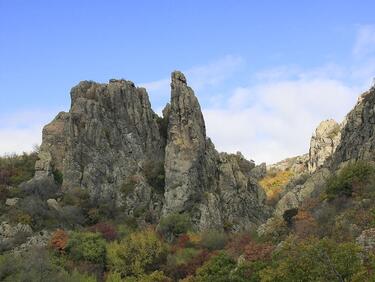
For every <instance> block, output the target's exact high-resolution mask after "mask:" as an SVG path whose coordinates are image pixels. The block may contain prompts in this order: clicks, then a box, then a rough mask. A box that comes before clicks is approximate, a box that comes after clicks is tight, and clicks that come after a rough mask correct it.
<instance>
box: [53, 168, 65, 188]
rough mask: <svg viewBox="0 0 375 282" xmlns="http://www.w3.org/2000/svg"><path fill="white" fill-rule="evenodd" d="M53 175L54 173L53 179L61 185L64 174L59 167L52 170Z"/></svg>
mask: <svg viewBox="0 0 375 282" xmlns="http://www.w3.org/2000/svg"><path fill="white" fill-rule="evenodd" d="M52 175H53V179H54V180H55V182H56V183H57V184H58V185H61V184H62V183H63V180H64V179H63V174H62V172H61V171H59V170H58V169H55V168H54V169H53V170H52Z"/></svg>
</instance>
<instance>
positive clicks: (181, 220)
mask: <svg viewBox="0 0 375 282" xmlns="http://www.w3.org/2000/svg"><path fill="white" fill-rule="evenodd" d="M190 228H191V222H190V219H189V217H188V215H186V214H179V213H174V214H170V215H168V216H166V217H163V218H161V220H160V222H159V225H158V231H159V232H160V233H161V234H162V235H163V236H164V237H165V238H166V239H167V240H168V241H173V239H174V238H176V237H178V236H180V235H182V234H183V233H186V232H187V231H188V230H189V229H190Z"/></svg>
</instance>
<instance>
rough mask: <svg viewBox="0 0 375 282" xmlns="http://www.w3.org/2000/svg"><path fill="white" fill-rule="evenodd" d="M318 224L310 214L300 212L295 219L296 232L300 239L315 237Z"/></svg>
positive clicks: (304, 211)
mask: <svg viewBox="0 0 375 282" xmlns="http://www.w3.org/2000/svg"><path fill="white" fill-rule="evenodd" d="M317 227H318V224H317V222H316V220H315V218H314V217H313V216H312V215H311V213H310V212H308V211H306V210H299V211H298V213H297V215H296V216H295V217H294V231H295V234H296V235H297V236H298V237H300V238H305V237H308V236H311V235H314V234H315V233H316V231H317Z"/></svg>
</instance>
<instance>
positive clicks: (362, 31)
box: [353, 25, 375, 57]
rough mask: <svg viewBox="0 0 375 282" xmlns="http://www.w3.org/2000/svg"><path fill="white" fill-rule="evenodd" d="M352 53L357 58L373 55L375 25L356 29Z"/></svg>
mask: <svg viewBox="0 0 375 282" xmlns="http://www.w3.org/2000/svg"><path fill="white" fill-rule="evenodd" d="M353 53H354V55H355V56H357V57H364V56H368V55H370V54H372V55H374V53H375V25H362V26H360V27H359V29H358V36H357V39H356V42H355V43H354V47H353Z"/></svg>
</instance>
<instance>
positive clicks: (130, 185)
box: [120, 175, 140, 197]
mask: <svg viewBox="0 0 375 282" xmlns="http://www.w3.org/2000/svg"><path fill="white" fill-rule="evenodd" d="M139 181H140V178H139V176H138V175H132V176H129V177H127V178H126V179H125V181H124V183H123V184H122V185H121V188H120V189H121V193H122V194H123V195H124V196H125V197H126V196H128V195H129V194H131V193H132V192H133V191H134V189H135V187H137V185H138V183H139Z"/></svg>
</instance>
